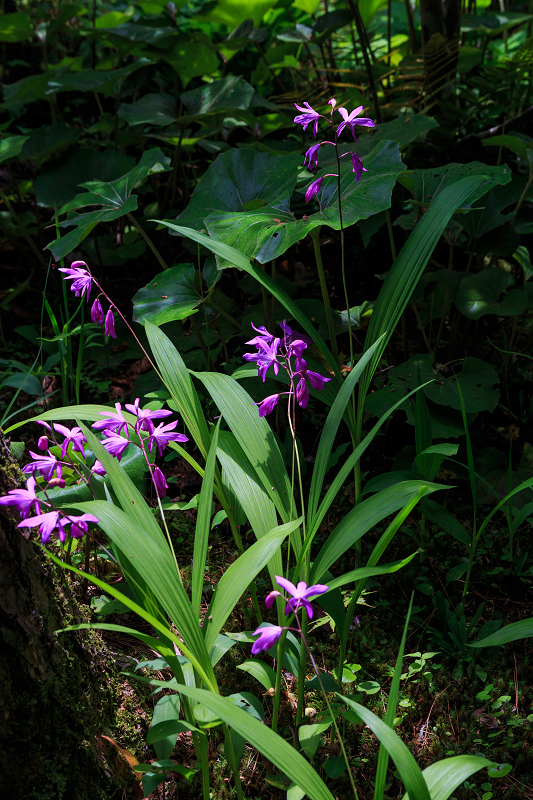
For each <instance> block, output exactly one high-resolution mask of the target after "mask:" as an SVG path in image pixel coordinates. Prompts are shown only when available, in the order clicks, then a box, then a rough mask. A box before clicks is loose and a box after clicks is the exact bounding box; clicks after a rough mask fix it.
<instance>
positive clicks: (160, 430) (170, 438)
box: [148, 421, 189, 456]
mask: <svg viewBox="0 0 533 800" xmlns="http://www.w3.org/2000/svg"><path fill="white" fill-rule="evenodd" d="M177 424H178V423H177V421H174V422H169V423H168V425H163V423H161V424H160V425H158V426H157V428H154V430H153V432H152V433H151V434H150V437H149V439H148V442H149V447H150V448H152V447H153V445H154V444H156V445H157V450H158V453H159V455H160V456H162V455H163V450H164V449H165V447H166V446H167V445H168V443H169V442H188V441H189V439H188V438H187V436H184V435H183V433H172V431H173V430H174V428H175V427H176V425H177Z"/></svg>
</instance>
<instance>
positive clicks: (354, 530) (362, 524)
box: [309, 481, 443, 583]
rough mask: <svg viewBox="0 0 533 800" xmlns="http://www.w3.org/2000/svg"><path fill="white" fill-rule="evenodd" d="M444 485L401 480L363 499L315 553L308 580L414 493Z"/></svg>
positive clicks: (315, 577)
mask: <svg viewBox="0 0 533 800" xmlns="http://www.w3.org/2000/svg"><path fill="white" fill-rule="evenodd" d="M442 488H443V487H442V486H441V485H440V484H437V483H425V482H424V481H402V482H401V483H397V484H395V485H394V486H389V488H388V489H383V491H381V492H378V494H376V495H374V496H373V497H369V498H368V499H366V500H363V501H362V502H361V503H359V504H358V505H357V506H355V508H353V509H352V510H351V511H350V512H349V513H348V514H347V515H346V516H345V517H344V519H342V520H341V521H340V522H339V524H338V525H337V526H336V528H335V529H334V530H333V532H332V533H331V534H330V535H329V536H328V539H327V541H326V543H325V544H324V545H323V547H322V548H321V550H320V552H319V553H318V555H317V557H316V559H315V561H314V563H313V566H312V568H311V575H310V580H309V582H310V583H319V582H320V579H321V577H322V576H323V574H324V573H325V572H327V570H328V569H329V568H330V567H331V566H332V564H334V563H335V562H336V561H337V560H338V559H339V558H340V557H341V556H342V555H343V554H344V553H345V552H346V550H348V548H350V547H352V546H353V545H354V544H355V542H357V541H358V540H359V539H360V538H361V537H362V536H364V534H365V533H366V532H367V531H369V530H370V529H371V528H373V527H374V526H375V525H377V524H378V523H379V522H381V520H383V519H385V517H388V516H389V514H394V512H395V511H398V509H399V508H402V507H403V506H406V505H407V504H408V503H409V502H410V501H411V500H412V499H413V498H414V497H418V496H419V493H420V492H422V494H420V497H421V496H422V495H423V494H430V493H431V492H436V491H438V490H439V489H442Z"/></svg>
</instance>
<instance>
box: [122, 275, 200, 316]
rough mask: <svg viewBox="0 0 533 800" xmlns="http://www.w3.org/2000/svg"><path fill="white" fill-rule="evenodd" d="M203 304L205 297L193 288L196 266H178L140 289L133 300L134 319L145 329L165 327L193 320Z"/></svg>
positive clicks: (157, 276)
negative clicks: (148, 327)
mask: <svg viewBox="0 0 533 800" xmlns="http://www.w3.org/2000/svg"><path fill="white" fill-rule="evenodd" d="M201 302H202V295H200V294H199V293H198V292H197V291H196V289H195V288H194V266H193V265H192V264H178V266H177V267H171V268H170V269H167V270H165V272H161V273H159V275H156V277H155V278H154V280H152V281H150V283H147V284H146V286H143V288H142V289H139V291H138V292H137V294H136V295H135V297H134V298H133V319H134V321H135V322H141V323H142V324H143V325H144V323H145V322H151V323H152V324H153V325H163V324H164V323H165V322H170V321H171V320H173V319H184V318H185V317H188V316H190V315H191V314H193V313H194V309H195V308H196V306H199V305H200V303H201Z"/></svg>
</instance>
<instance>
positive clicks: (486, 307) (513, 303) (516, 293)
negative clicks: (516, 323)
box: [455, 267, 527, 319]
mask: <svg viewBox="0 0 533 800" xmlns="http://www.w3.org/2000/svg"><path fill="white" fill-rule="evenodd" d="M514 282H515V281H514V278H513V276H512V275H511V274H510V273H509V272H504V271H503V270H502V269H499V268H498V267H491V268H490V269H484V270H483V271H482V272H478V273H477V274H475V275H467V276H466V278H463V280H462V281H461V283H460V284H459V289H458V290H457V296H456V298H455V305H456V306H457V308H458V309H459V311H460V312H461V313H462V314H464V315H465V317H468V318H469V319H480V317H484V316H486V315H487V314H497V315H498V316H500V317H511V316H515V315H517V314H522V313H523V312H524V310H525V308H526V303H527V296H526V291H525V289H524V287H523V286H519V287H518V288H516V289H511V290H510V291H508V290H509V289H510V287H512V286H513V285H514Z"/></svg>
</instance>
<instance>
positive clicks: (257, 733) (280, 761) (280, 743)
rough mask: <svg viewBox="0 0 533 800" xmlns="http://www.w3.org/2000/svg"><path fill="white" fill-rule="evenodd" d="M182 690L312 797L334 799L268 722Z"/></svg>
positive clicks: (212, 698) (207, 695) (223, 700)
mask: <svg viewBox="0 0 533 800" xmlns="http://www.w3.org/2000/svg"><path fill="white" fill-rule="evenodd" d="M179 691H180V692H181V694H184V695H185V696H186V697H188V698H190V699H191V700H194V701H196V702H198V703H202V704H203V705H205V706H206V707H207V708H209V709H210V710H211V711H212V712H213V713H215V714H217V715H218V716H219V717H220V719H222V720H224V722H225V723H226V724H227V725H229V726H230V728H232V729H233V730H235V731H237V733H238V734H240V735H241V736H242V737H243V738H244V739H246V741H248V742H250V744H251V745H253V747H255V748H256V749H257V750H259V752H260V753H262V754H263V755H264V756H265V758H267V759H268V760H269V761H271V762H272V763H273V764H274V765H275V766H276V767H277V768H278V769H279V770H280V771H281V772H282V773H283V774H284V775H287V776H288V777H289V778H290V779H291V780H293V781H294V782H295V783H296V784H297V785H298V786H301V787H302V789H303V790H304V791H305V792H306V793H307V795H308V796H309V800H333V795H332V794H331V792H330V791H329V789H328V788H327V787H326V785H325V784H324V783H323V781H322V780H321V779H320V778H319V777H318V775H317V773H316V771H315V770H314V769H313V767H312V766H311V765H310V764H309V763H308V762H307V761H306V760H305V759H304V758H303V756H301V755H300V754H299V753H297V752H296V751H295V749H294V747H292V746H291V745H290V744H288V743H287V742H286V741H285V740H284V739H282V738H281V736H278V735H277V734H276V733H274V731H272V730H271V729H270V728H269V727H268V725H264V724H262V723H261V722H258V720H257V719H254V718H253V717H252V716H250V715H249V714H247V713H246V712H245V711H242V710H241V709H240V708H237V706H236V705H235V703H234V702H233V700H230V699H229V698H227V697H221V696H220V695H218V694H214V693H213V692H208V691H206V690H205V689H193V688H191V687H189V686H180V687H179ZM387 730H388V729H387ZM404 746H405V745H404ZM406 750H407V748H406ZM411 758H412V756H411ZM424 800H426V798H424Z"/></svg>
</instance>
